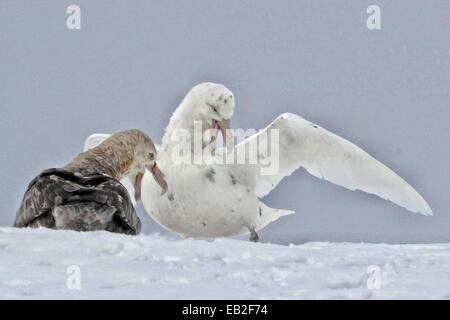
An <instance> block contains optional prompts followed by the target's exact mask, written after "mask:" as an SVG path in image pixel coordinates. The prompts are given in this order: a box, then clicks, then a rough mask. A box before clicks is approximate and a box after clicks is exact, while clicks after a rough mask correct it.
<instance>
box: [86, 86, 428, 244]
mask: <svg viewBox="0 0 450 320" xmlns="http://www.w3.org/2000/svg"><path fill="white" fill-rule="evenodd" d="M233 99H234V97H233V96H232V94H231V92H230V91H229V90H228V89H227V88H225V87H224V86H222V85H219V84H211V83H206V84H200V85H198V86H196V87H194V88H193V89H192V90H191V91H190V92H189V93H188V95H187V96H186V97H185V99H184V100H183V101H182V103H181V104H180V106H179V107H178V108H177V110H176V111H175V112H174V114H173V116H172V118H171V120H170V123H169V126H168V127H167V129H166V133H165V136H164V138H163V143H162V145H161V146H160V147H159V150H158V154H159V158H158V163H159V166H160V168H161V170H162V172H163V173H164V175H165V178H166V181H167V183H168V191H167V193H166V194H165V195H163V196H160V188H159V186H158V184H156V182H155V181H154V179H152V178H151V175H150V173H149V172H146V173H145V175H144V177H143V181H142V201H143V204H144V207H145V209H146V210H147V212H148V213H149V215H150V216H151V217H152V218H153V219H154V220H155V221H156V222H158V223H159V224H160V225H162V226H163V227H165V228H166V229H168V230H171V231H173V232H176V233H177V234H179V235H181V236H182V237H207V238H213V237H229V236H235V235H240V234H248V233H249V232H250V233H251V234H252V238H253V240H256V239H257V234H256V232H255V231H257V230H259V229H262V228H264V227H265V226H266V225H267V224H269V223H270V222H272V221H274V220H276V219H278V218H279V217H281V216H283V215H286V214H290V213H292V212H293V211H287V210H281V209H273V208H269V207H267V206H266V205H264V204H263V203H262V202H261V201H260V200H259V197H263V196H265V195H266V194H268V193H269V192H270V191H271V190H273V189H274V188H275V187H276V185H277V184H278V183H279V182H280V181H281V180H282V178H283V177H285V176H289V175H290V174H292V172H293V171H295V170H296V169H298V168H299V167H304V168H305V169H306V170H307V171H308V172H309V173H310V174H312V175H314V176H316V177H318V178H321V179H325V180H328V181H330V182H332V183H335V184H338V185H341V186H343V187H345V188H348V189H350V190H356V189H358V190H362V191H365V192H367V193H372V194H375V195H377V196H379V197H381V198H383V199H387V200H390V201H392V202H394V203H396V204H398V205H400V206H403V207H405V208H407V209H408V210H410V211H413V212H420V213H422V214H424V215H432V211H431V209H430V207H429V206H428V204H427V203H426V202H425V200H424V199H423V198H422V197H421V196H420V195H419V193H417V192H416V191H415V190H414V189H413V188H412V187H411V186H410V185H409V184H408V183H407V182H405V181H404V180H403V179H402V178H401V177H399V176H398V175H397V174H396V173H394V172H393V171H392V170H390V169H389V168H387V167H386V166H385V165H383V164H382V163H381V162H379V161H377V160H376V159H374V158H373V157H371V156H370V155H369V154H368V153H366V152H365V151H363V150H362V149H361V148H359V147H358V146H356V145H354V144H353V143H351V142H349V141H347V140H345V139H343V138H341V137H339V136H337V135H335V134H333V133H331V132H329V131H327V130H325V129H323V128H321V127H320V126H318V125H316V124H314V123H311V122H309V121H307V120H305V119H303V118H301V117H300V116H297V115H295V114H282V115H280V116H279V117H278V118H277V119H276V120H274V121H273V122H272V123H271V124H270V125H269V126H268V127H266V128H265V129H263V130H261V131H260V132H259V133H257V134H255V135H253V136H250V137H249V138H247V139H245V140H244V141H242V142H241V143H239V144H238V145H236V146H235V147H234V148H233V149H232V150H233V151H232V152H234V155H235V157H237V155H238V154H241V155H244V157H245V158H246V159H247V158H249V157H250V155H251V154H252V152H255V154H256V155H257V160H258V161H257V163H252V164H250V163H248V161H247V162H246V163H245V164H236V163H230V164H207V163H206V162H203V163H200V164H195V163H190V164H179V163H176V161H174V159H173V151H174V148H175V147H176V144H175V143H174V142H173V139H171V136H172V135H173V133H174V131H176V130H177V129H184V130H187V131H189V133H191V134H193V125H192V122H193V121H196V120H199V121H201V122H202V126H203V129H205V128H206V129H211V128H212V129H215V128H219V129H221V130H222V129H223V127H222V128H221V126H220V125H221V124H222V123H226V122H227V123H229V119H230V118H231V117H232V115H233V112H234V101H233ZM230 100H231V101H230ZM227 101H229V103H227ZM205 106H206V107H205ZM225 120H226V121H225ZM274 129H276V131H277V132H278V135H279V143H278V150H277V151H278V154H279V157H278V161H279V164H278V167H279V168H278V170H276V172H273V173H271V174H262V172H263V171H262V170H263V169H264V168H265V167H266V168H267V166H268V164H267V163H266V164H263V163H265V161H264V160H266V157H267V154H268V153H264V152H263V151H264V150H262V147H261V145H262V144H265V143H266V142H267V140H268V139H269V137H270V134H271V131H273V130H274ZM222 135H223V136H225V131H222ZM214 138H215V137H214ZM89 139H90V138H89ZM89 139H88V140H89ZM214 140H215V139H213V140H211V141H214ZM208 147H209V145H208V143H205V141H204V140H203V146H202V148H201V149H202V150H201V151H204V150H206V149H207V148H208ZM269 150H271V151H274V150H275V149H274V147H272V145H270V144H269ZM189 151H190V152H192V156H193V155H194V154H195V153H196V152H197V153H198V151H195V148H194V147H192V149H191V150H189ZM222 151H223V150H222ZM217 154H219V155H220V154H221V152H220V150H217V152H216V155H217ZM247 160H248V159H247Z"/></svg>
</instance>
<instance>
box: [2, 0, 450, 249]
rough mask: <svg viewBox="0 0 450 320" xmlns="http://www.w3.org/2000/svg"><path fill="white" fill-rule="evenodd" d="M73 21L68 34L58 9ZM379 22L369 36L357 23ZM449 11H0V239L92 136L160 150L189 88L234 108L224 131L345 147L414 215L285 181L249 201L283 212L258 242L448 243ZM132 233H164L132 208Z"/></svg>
mask: <svg viewBox="0 0 450 320" xmlns="http://www.w3.org/2000/svg"><path fill="white" fill-rule="evenodd" d="M70 4H77V5H79V6H80V8H81V30H68V29H67V27H66V18H67V17H68V14H66V8H67V7H68V6H69V5H70ZM371 4H377V5H379V6H380V8H381V30H368V28H367V26H366V19H367V17H368V14H367V13H366V9H367V7H368V6H369V5H371ZM449 12H450V1H447V0H442V1H432V2H428V1H419V0H417V1H411V0H408V1H407V0H404V1H378V0H377V1H375V0H374V1H332V2H331V1H324V0H322V1H318V0H316V1H301V0H291V1H287V0H277V1H275V0H267V1H262V0H246V1H241V0H239V1H238V0H226V1H225V0H216V1H207V0H202V1H200V0H196V1H193V0H187V1H163V0H158V1H157V0H154V1H144V0H142V1H99V0H89V1H75V0H74V1H61V0H58V1H56V0H52V1H50V0H48V1H32V2H31V1H18V0H16V1H1V2H0V145H1V147H2V152H1V153H0V165H1V172H0V173H1V183H0V197H1V198H0V200H1V202H0V203H1V205H0V206H1V209H2V210H1V212H0V225H2V226H8V225H11V224H12V222H13V220H14V216H15V213H16V210H17V208H18V206H19V204H20V200H21V198H22V196H23V193H24V191H25V189H26V187H27V184H28V183H29V182H30V180H31V179H32V178H33V177H34V176H36V175H37V174H38V173H39V172H40V171H42V170H43V169H46V168H49V167H59V166H63V165H64V164H66V163H67V162H68V161H70V160H71V158H72V157H74V156H75V155H76V154H77V153H78V152H80V151H81V150H82V147H83V144H84V141H85V139H86V137H87V136H89V135H90V134H91V133H94V132H105V133H112V132H115V131H118V130H121V129H127V128H140V129H142V130H143V131H145V132H147V133H148V134H149V135H150V136H151V137H152V138H153V139H154V140H155V141H156V142H158V143H159V142H160V141H161V137H162V134H163V130H164V128H165V126H166V125H167V123H168V119H169V116H170V114H171V113H172V112H173V110H174V109H175V108H176V106H177V105H178V103H179V102H180V100H181V99H182V97H183V96H184V95H185V94H186V93H187V91H188V90H189V89H190V88H191V87H192V86H194V85H195V84H197V83H199V82H204V81H213V82H220V83H223V84H225V85H226V86H227V87H229V88H230V89H231V90H232V91H233V92H234V94H235V96H236V112H235V116H234V118H233V122H232V125H233V127H235V128H244V129H247V128H255V129H259V128H261V127H264V126H266V125H267V124H268V123H269V122H270V121H272V120H273V119H274V118H275V117H276V116H277V115H278V114H280V113H282V112H293V113H297V114H299V115H301V116H303V117H305V118H306V119H308V120H311V121H314V122H316V123H318V124H320V125H322V126H323V127H325V128H326V129H328V130H330V131H332V132H335V133H337V134H339V135H341V136H343V137H345V138H347V139H349V140H350V141H352V142H354V143H356V144H358V145H359V146H361V147H362V148H364V149H365V150H366V151H368V152H369V153H371V154H372V155H373V156H375V157H376V158H377V159H379V160H380V161H382V162H383V163H385V164H386V165H387V166H389V167H390V168H392V169H393V170H394V171H396V172H397V173H398V174H400V175H401V176H402V177H403V178H405V179H406V180H407V181H408V182H409V183H410V184H411V185H412V186H413V187H414V188H416V189H417V190H418V191H419V193H421V195H422V196H423V197H424V198H425V199H426V200H427V202H428V203H429V205H430V206H431V208H432V209H433V211H434V213H435V216H434V217H431V218H430V217H423V216H420V215H418V214H413V213H410V212H408V211H406V210H405V209H402V208H400V207H398V206H396V205H394V204H392V203H390V202H387V201H383V200H381V199H379V198H377V197H374V196H371V195H367V194H363V193H362V192H352V191H348V190H346V189H344V188H341V187H337V186H335V185H332V184H329V183H327V182H324V181H320V180H318V179H316V178H314V177H312V176H310V175H308V174H307V173H306V172H305V171H303V170H299V171H297V172H296V173H295V174H294V175H292V176H290V177H288V178H285V179H284V180H283V182H282V183H281V184H280V185H279V186H278V188H276V189H275V190H274V191H273V192H272V193H271V194H270V195H269V196H267V197H266V198H265V199H264V201H265V202H266V203H267V205H269V206H271V207H279V208H284V209H292V210H295V211H296V213H295V214H294V215H291V216H289V217H284V218H282V219H280V220H278V221H277V222H275V223H273V224H271V225H269V226H268V227H267V228H265V229H264V230H262V231H261V232H260V238H261V239H262V240H263V241H272V242H280V243H289V242H294V243H298V242H302V241H311V240H328V241H374V242H436V241H450V212H449V210H448V208H449V207H450V196H449V190H450V161H449V157H450V152H449V140H450V135H449V130H448V128H449V124H448V123H449V120H450V111H449V109H450V105H449V101H450V89H449V84H450V38H449V30H450V19H449ZM138 210H139V215H140V217H141V218H142V220H143V230H144V232H146V233H149V232H155V231H156V232H160V233H166V232H165V231H164V230H163V229H162V228H161V227H160V226H158V225H157V224H156V223H155V222H153V220H151V219H150V218H149V217H148V216H147V214H146V213H145V211H144V210H143V208H142V205H139V206H138Z"/></svg>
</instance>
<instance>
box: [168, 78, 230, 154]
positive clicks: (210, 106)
mask: <svg viewBox="0 0 450 320" xmlns="http://www.w3.org/2000/svg"><path fill="white" fill-rule="evenodd" d="M233 114H234V95H233V93H232V92H231V91H230V90H229V89H228V88H227V87H225V86H224V85H222V84H218V83H211V82H205V83H201V84H198V85H196V86H195V87H193V88H192V89H191V90H190V91H189V92H188V94H187V95H186V97H185V98H184V99H183V101H182V102H181V104H180V106H179V107H178V108H177V110H175V112H174V114H173V117H172V119H171V122H170V123H169V126H168V127H167V130H166V133H167V132H168V131H172V130H174V129H179V128H182V129H187V130H189V131H190V132H192V131H193V126H194V123H195V122H196V121H199V122H201V124H202V131H203V132H205V131H206V130H211V131H210V132H211V137H210V139H211V142H212V143H215V140H216V138H217V135H218V132H219V131H220V132H221V133H222V137H223V138H224V139H225V142H226V143H227V145H229V144H228V143H229V142H231V141H230V140H232V136H230V131H229V130H228V131H227V129H230V121H231V118H232V116H233ZM163 143H164V139H163Z"/></svg>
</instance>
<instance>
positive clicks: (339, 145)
mask: <svg viewBox="0 0 450 320" xmlns="http://www.w3.org/2000/svg"><path fill="white" fill-rule="evenodd" d="M274 129H278V130H279V131H278V132H279V169H278V170H277V171H276V172H275V173H274V174H271V175H262V174H261V169H262V168H263V167H266V168H267V164H266V165H263V164H261V163H260V160H264V159H266V160H267V156H264V155H261V153H262V150H261V147H260V146H261V143H262V142H264V141H265V139H267V140H269V141H270V139H271V138H270V137H271V135H270V133H271V131H272V130H274ZM256 139H257V140H258V143H259V145H260V146H256V145H257V144H256V143H255V142H256V141H257V140H256ZM269 146H270V144H269ZM252 148H253V151H255V149H257V150H256V151H257V154H258V156H257V157H258V163H257V164H237V165H231V166H229V169H230V172H231V173H232V174H234V175H236V176H237V177H239V179H243V180H246V182H247V183H249V184H250V185H253V187H254V188H255V192H256V194H257V196H258V197H262V196H265V195H266V194H268V193H269V192H270V191H271V190H272V189H273V188H275V186H276V185H277V184H278V183H279V182H280V181H281V179H283V177H285V176H289V175H290V174H292V172H294V171H295V170H296V169H298V168H299V167H303V168H305V169H306V170H307V171H308V172H309V173H310V174H312V175H314V176H316V177H318V178H321V179H324V180H327V181H330V182H332V183H334V184H337V185H340V186H343V187H345V188H347V189H350V190H356V189H358V190H362V191H365V192H367V193H372V194H375V195H377V196H379V197H381V198H383V199H386V200H390V201H392V202H393V203H395V204H397V205H399V206H402V207H405V208H406V209H408V210H410V211H413V212H419V213H422V214H424V215H433V212H432V211H431V208H430V207H429V206H428V204H427V203H426V202H425V200H424V199H423V198H422V196H420V194H419V193H418V192H417V191H416V190H414V189H413V188H412V187H411V186H410V185H409V184H408V183H407V182H406V181H405V180H403V179H402V178H401V177H400V176H398V175H397V174H396V173H395V172H393V171H392V170H391V169H389V168H388V167H386V166H385V165H384V164H382V163H381V162H379V161H378V160H376V159H375V158H373V157H372V156H371V155H369V154H368V153H367V152H365V151H364V150H362V149H361V148H359V147H358V146H356V145H355V144H353V143H351V142H349V141H347V140H345V139H343V138H341V137H339V136H337V135H335V134H333V133H331V132H329V131H327V130H325V129H323V128H322V127H320V126H318V125H316V124H314V123H311V122H309V121H307V120H305V119H303V118H301V117H300V116H298V115H295V114H290V113H285V114H282V115H280V116H279V117H278V118H277V119H276V120H275V121H273V122H272V123H271V124H270V125H269V126H268V127H266V128H265V129H263V130H261V131H260V132H259V133H257V134H255V135H253V136H251V137H249V138H247V139H245V140H244V141H242V142H240V143H239V144H237V145H236V146H235V150H234V152H235V156H237V155H238V154H240V153H241V154H242V153H245V154H246V158H247V159H248V157H249V153H250V152H251V150H252ZM266 148H267V147H264V150H266ZM267 149H268V150H269V152H266V153H265V154H266V155H269V157H270V152H271V151H273V150H274V148H273V147H272V146H270V147H269V148H267ZM261 158H262V159H261ZM238 163H239V162H238Z"/></svg>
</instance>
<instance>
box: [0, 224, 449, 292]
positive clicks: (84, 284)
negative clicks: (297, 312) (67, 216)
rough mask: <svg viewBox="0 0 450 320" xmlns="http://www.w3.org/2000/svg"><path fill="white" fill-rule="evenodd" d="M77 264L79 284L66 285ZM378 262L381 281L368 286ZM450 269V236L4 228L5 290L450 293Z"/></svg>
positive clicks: (0, 275)
mask: <svg viewBox="0 0 450 320" xmlns="http://www.w3.org/2000/svg"><path fill="white" fill-rule="evenodd" d="M71 265H77V266H79V268H80V272H81V276H80V280H81V289H80V290H73V289H68V288H67V279H68V277H70V275H69V274H68V273H67V268H68V267H69V266H71ZM372 265H374V266H377V267H378V268H379V271H380V273H379V275H380V277H379V279H380V285H381V288H380V289H378V290H376V289H375V290H374V289H372V290H370V289H369V288H368V286H367V280H368V279H369V278H370V277H372V276H373V274H370V273H368V272H367V268H368V267H369V266H372ZM377 267H375V268H377ZM372 268H374V267H372ZM449 270H450V244H432V245H387V244H363V243H358V244H356V243H318V242H315V243H306V244H302V245H291V246H280V245H273V244H264V243H262V244H261V243H260V244H255V243H251V242H247V241H239V240H230V239H219V240H215V241H204V240H175V239H169V238H165V237H161V236H159V235H140V236H137V237H133V236H124V235H117V234H112V233H107V232H89V233H77V232H72V231H52V230H45V229H41V230H31V229H20V230H19V229H12V228H0V299H5V298H6V299H8V298H27V299H37V298H44V299H49V298H58V299H93V298H112V299H119V298H122V299H131V298H134V299H265V298H267V299H393V298H406V299H416V298H425V299H430V298H439V299H442V298H443V299H449V298H450V273H449ZM372 279H373V278H372Z"/></svg>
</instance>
